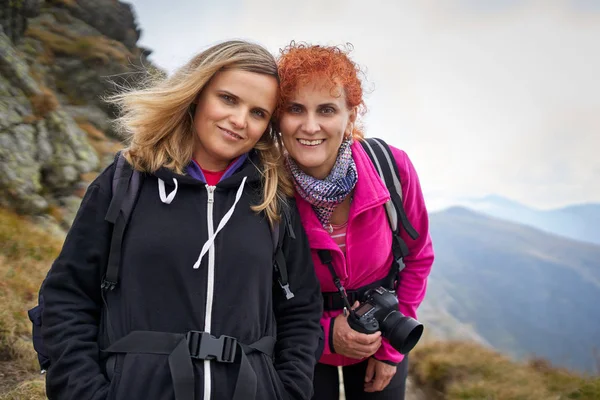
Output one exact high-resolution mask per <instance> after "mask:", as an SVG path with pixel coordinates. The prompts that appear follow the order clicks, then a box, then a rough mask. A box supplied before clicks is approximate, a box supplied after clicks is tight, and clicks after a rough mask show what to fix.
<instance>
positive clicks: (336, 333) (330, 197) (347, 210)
mask: <svg viewBox="0 0 600 400" xmlns="http://www.w3.org/2000/svg"><path fill="white" fill-rule="evenodd" d="M278 69H279V75H280V79H281V94H280V96H281V98H280V104H279V106H280V107H279V115H278V119H277V120H278V124H279V130H280V132H281V135H282V138H283V142H284V144H285V147H286V149H287V165H288V167H289V170H290V172H291V174H292V176H293V178H294V179H293V181H294V185H295V188H296V200H297V206H298V210H299V212H300V217H301V221H302V224H303V226H304V228H305V229H306V233H307V235H308V239H309V244H310V247H311V255H312V258H313V261H314V264H315V268H316V272H317V276H318V277H319V280H320V282H321V289H322V291H323V297H324V308H325V311H324V313H323V317H322V319H321V324H322V326H323V329H324V332H325V349H324V352H323V355H322V357H321V358H320V360H319V364H318V365H317V367H316V370H315V378H314V389H315V394H314V397H313V398H314V399H318V400H321V399H323V400H329V399H331V400H333V399H337V398H338V396H339V393H338V391H339V381H338V373H337V367H338V366H342V367H343V376H344V384H345V392H346V398H347V399H349V400H351V399H396V400H397V399H403V398H404V392H405V382H406V375H407V358H406V357H405V356H404V354H402V353H401V352H400V351H398V350H397V347H398V346H392V344H391V343H390V340H388V338H386V337H383V336H382V335H381V332H380V331H377V332H375V333H370V334H367V333H361V332H359V331H357V330H355V329H353V328H351V327H350V325H349V321H348V318H349V317H348V313H347V312H345V311H343V310H344V304H346V305H348V304H352V305H353V307H355V306H356V305H357V302H354V301H350V302H345V301H344V298H343V297H344V296H342V295H341V294H339V293H344V292H345V293H346V297H349V298H350V299H351V300H354V299H356V300H358V301H362V300H363V299H364V296H365V295H366V294H365V293H366V291H367V290H368V289H369V288H372V287H374V286H379V285H381V286H384V287H385V286H386V284H385V283H383V282H386V283H388V285H387V286H388V287H386V289H388V290H389V291H390V292H391V293H393V294H394V296H397V299H398V309H399V311H400V312H401V313H402V314H404V315H405V316H407V317H411V318H416V310H417V307H418V306H419V304H420V303H421V301H422V300H423V297H424V296H425V289H426V283H427V277H428V275H429V272H430V270H431V265H432V263H433V259H434V253H433V247H432V243H431V239H430V236H429V222H428V215H427V210H426V208H425V203H424V200H423V194H422V191H421V187H420V184H419V179H418V177H417V173H416V172H415V169H414V167H413V164H412V163H411V161H410V160H409V158H408V156H407V155H406V153H405V152H403V151H402V150H399V149H396V148H393V147H391V146H390V148H391V152H392V155H393V157H394V159H395V161H396V164H397V166H398V172H399V175H400V180H401V182H402V189H401V191H402V193H401V194H402V196H401V199H402V200H401V202H402V205H403V208H404V211H405V213H406V216H407V217H408V221H409V222H410V223H411V224H412V226H413V227H414V228H415V229H416V231H417V232H418V238H416V239H413V238H412V237H411V236H415V235H410V236H409V234H408V233H407V232H405V231H404V230H403V231H402V232H401V233H400V234H399V238H400V240H401V241H402V242H404V243H405V244H406V247H404V248H405V249H407V250H408V254H402V256H403V261H404V265H405V268H404V269H402V270H401V271H400V272H399V273H397V272H398V269H396V270H394V268H397V266H398V264H397V262H396V258H397V257H395V254H394V253H395V251H393V250H392V247H393V246H392V245H393V243H394V241H395V240H396V239H395V238H394V235H393V232H392V230H391V228H390V227H389V226H390V225H389V224H388V219H387V215H386V210H385V208H384V207H383V206H384V204H385V203H386V202H388V201H389V200H390V192H389V191H388V189H387V188H386V185H385V183H384V182H383V180H382V179H381V178H380V176H379V175H378V173H377V170H376V168H375V166H374V165H373V163H372V162H371V160H370V158H369V156H368V154H367V152H366V151H365V149H363V147H362V146H361V144H360V141H362V140H363V137H364V135H363V132H361V130H360V129H359V128H358V127H357V122H358V121H357V118H358V116H359V114H361V113H362V112H363V111H364V110H365V104H364V101H363V88H362V84H361V81H360V79H359V77H358V75H359V73H360V69H359V67H358V66H357V65H356V64H355V63H354V62H353V61H351V60H350V58H349V57H348V51H345V50H344V49H341V48H339V47H323V46H316V45H302V44H296V43H292V44H291V45H290V46H288V47H287V48H285V49H284V50H283V51H282V53H281V55H280V57H279V60H278ZM324 250H326V251H325V252H324ZM327 256H329V257H330V259H329V260H328V259H327ZM328 261H329V262H328ZM390 273H392V274H393V276H394V279H392V280H390V279H387V280H386V277H389V276H390ZM396 273H397V274H396ZM336 278H337V279H338V280H337V282H336ZM389 286H394V287H389ZM344 288H345V289H344ZM340 289H341V290H340ZM336 296H338V297H336ZM340 298H341V300H342V301H340ZM394 298H395V297H394ZM346 300H347V299H346ZM355 315H356V314H353V316H355ZM351 322H352V321H351ZM386 336H387V335H386ZM403 353H404V352H403Z"/></svg>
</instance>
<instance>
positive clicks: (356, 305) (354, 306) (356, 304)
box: [351, 300, 360, 310]
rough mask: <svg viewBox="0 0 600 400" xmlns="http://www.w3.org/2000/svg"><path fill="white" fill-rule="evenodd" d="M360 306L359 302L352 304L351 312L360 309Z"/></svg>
mask: <svg viewBox="0 0 600 400" xmlns="http://www.w3.org/2000/svg"><path fill="white" fill-rule="evenodd" d="M358 306H360V303H359V302H358V300H356V301H355V302H354V304H352V308H351V310H354V309H356V307H358Z"/></svg>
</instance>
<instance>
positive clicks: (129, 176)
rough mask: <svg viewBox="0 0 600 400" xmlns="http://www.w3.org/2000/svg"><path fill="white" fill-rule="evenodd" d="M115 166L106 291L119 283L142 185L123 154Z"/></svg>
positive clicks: (117, 158)
mask: <svg viewBox="0 0 600 400" xmlns="http://www.w3.org/2000/svg"><path fill="white" fill-rule="evenodd" d="M114 164H115V172H114V175H113V180H112V200H111V202H110V205H109V207H108V211H107V212H106V216H105V218H104V219H105V220H106V221H108V222H110V223H111V224H113V234H112V238H111V243H110V253H109V256H108V264H107V267H106V274H105V276H104V279H103V280H102V285H101V286H102V289H106V290H112V289H114V288H115V286H116V285H117V283H118V279H119V264H120V263H121V245H122V243H123V235H124V234H125V228H126V227H127V223H128V222H129V218H130V216H131V212H132V211H133V206H134V203H135V201H136V199H137V195H138V192H139V188H140V185H141V174H140V173H139V171H136V170H134V169H133V168H132V166H131V165H130V164H129V162H127V160H126V159H125V157H124V156H123V154H122V152H120V151H119V152H117V154H116V155H115V161H114Z"/></svg>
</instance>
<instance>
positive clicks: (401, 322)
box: [380, 311, 423, 354]
mask: <svg viewBox="0 0 600 400" xmlns="http://www.w3.org/2000/svg"><path fill="white" fill-rule="evenodd" d="M380 325H381V333H382V334H383V337H385V338H386V339H387V340H389V341H390V344H391V345H392V347H394V348H395V349H396V350H398V351H399V352H400V353H401V354H406V353H408V352H409V351H411V350H412V349H413V347H415V345H416V344H417V342H418V341H419V339H420V338H421V335H422V334H423V324H421V323H420V322H419V321H417V320H416V319H414V318H410V317H407V316H405V315H403V314H402V313H400V312H398V311H392V312H391V313H389V314H388V315H387V316H386V317H385V319H384V320H383V321H382V323H381V324H380Z"/></svg>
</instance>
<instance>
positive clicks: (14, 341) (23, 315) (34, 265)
mask: <svg viewBox="0 0 600 400" xmlns="http://www.w3.org/2000/svg"><path fill="white" fill-rule="evenodd" d="M0 243H2V247H1V248H0V304H2V305H3V306H2V309H1V310H0V400H16V399H19V400H25V399H31V400H37V399H45V395H44V382H43V376H40V375H39V372H38V365H37V359H36V357H35V352H34V351H33V347H32V345H31V335H30V332H31V325H30V322H29V319H28V318H27V309H29V308H31V307H32V306H34V305H35V304H36V301H37V292H38V289H39V286H40V284H41V282H42V280H43V279H44V277H45V276H46V273H47V271H48V269H49V267H50V265H51V264H52V261H53V260H54V258H55V257H56V256H57V255H58V252H59V250H60V246H61V244H62V240H61V239H59V238H57V237H56V236H54V235H52V234H51V233H48V232H45V231H43V230H41V228H40V227H39V226H37V225H36V224H35V223H34V222H32V221H31V220H29V219H26V218H24V217H21V216H18V215H16V214H14V213H13V212H11V211H8V210H6V209H2V208H0ZM410 375H411V377H412V381H413V383H414V385H413V386H414V387H415V390H416V391H417V392H419V393H420V394H421V395H420V396H419V397H420V398H421V399H427V400H429V399H431V400H441V399H448V400H459V399H472V400H478V399H481V400H489V399H491V400H552V399H554V400H559V399H579V400H592V399H600V378H598V377H589V376H584V375H580V374H576V373H573V372H570V371H567V370H564V369H559V368H554V367H552V366H551V365H550V364H549V363H548V362H546V361H543V360H536V361H531V362H529V363H516V362H513V361H510V360H509V359H508V358H507V357H504V356H502V355H500V354H498V353H497V352H494V351H492V350H489V349H486V348H484V347H482V346H480V345H477V344H475V343H471V342H454V341H427V342H424V343H422V344H420V345H419V346H417V347H416V348H415V350H414V351H413V352H412V353H411V363H410Z"/></svg>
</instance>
